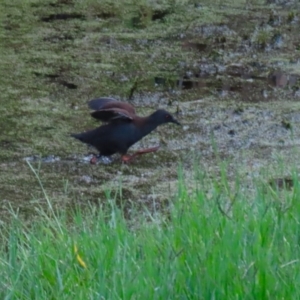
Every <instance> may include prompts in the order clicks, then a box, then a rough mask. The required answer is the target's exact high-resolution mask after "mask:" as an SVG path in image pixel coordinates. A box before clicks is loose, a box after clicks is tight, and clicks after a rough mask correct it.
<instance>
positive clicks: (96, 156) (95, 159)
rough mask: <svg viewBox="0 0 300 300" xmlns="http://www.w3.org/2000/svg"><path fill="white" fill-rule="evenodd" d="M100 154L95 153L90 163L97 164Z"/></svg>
mask: <svg viewBox="0 0 300 300" xmlns="http://www.w3.org/2000/svg"><path fill="white" fill-rule="evenodd" d="M99 157H100V156H99V155H93V157H92V158H91V160H90V164H92V165H95V164H96V163H97V162H98V158H99Z"/></svg>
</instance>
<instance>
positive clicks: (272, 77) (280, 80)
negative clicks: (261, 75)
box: [268, 71, 300, 88]
mask: <svg viewBox="0 0 300 300" xmlns="http://www.w3.org/2000/svg"><path fill="white" fill-rule="evenodd" d="M299 81H300V76H298V75H293V74H287V73H284V72H282V71H271V72H270V74H269V76H268V83H269V84H271V85H272V86H275V87H278V88H284V87H287V86H290V87H292V86H295V85H296V84H297V83H299Z"/></svg>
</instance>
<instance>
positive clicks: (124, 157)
mask: <svg viewBox="0 0 300 300" xmlns="http://www.w3.org/2000/svg"><path fill="white" fill-rule="evenodd" d="M158 148H159V146H156V147H152V148H147V149H141V150H138V151H136V152H135V153H133V154H132V155H128V154H126V155H122V158H121V159H122V162H124V163H129V162H131V161H132V160H133V159H134V158H135V157H136V156H138V155H142V154H146V153H151V152H156V151H157V150H158Z"/></svg>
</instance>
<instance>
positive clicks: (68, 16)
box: [40, 13, 86, 22]
mask: <svg viewBox="0 0 300 300" xmlns="http://www.w3.org/2000/svg"><path fill="white" fill-rule="evenodd" d="M74 19H79V20H82V21H83V20H85V19H86V18H85V16H84V15H83V14H79V13H60V14H50V15H48V16H46V17H41V18H40V20H41V21H43V22H54V21H60V20H61V21H67V20H74Z"/></svg>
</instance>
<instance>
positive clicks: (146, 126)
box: [140, 115, 159, 136]
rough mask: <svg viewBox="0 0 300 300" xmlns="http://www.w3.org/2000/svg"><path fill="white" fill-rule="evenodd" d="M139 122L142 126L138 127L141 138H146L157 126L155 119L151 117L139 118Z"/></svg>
mask: <svg viewBox="0 0 300 300" xmlns="http://www.w3.org/2000/svg"><path fill="white" fill-rule="evenodd" d="M140 122H141V124H143V125H142V126H140V130H141V134H142V136H146V135H147V134H149V133H150V132H151V131H153V130H154V129H156V127H157V126H158V125H159V124H157V122H155V119H153V118H152V115H150V116H149V117H147V118H141V120H140Z"/></svg>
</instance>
